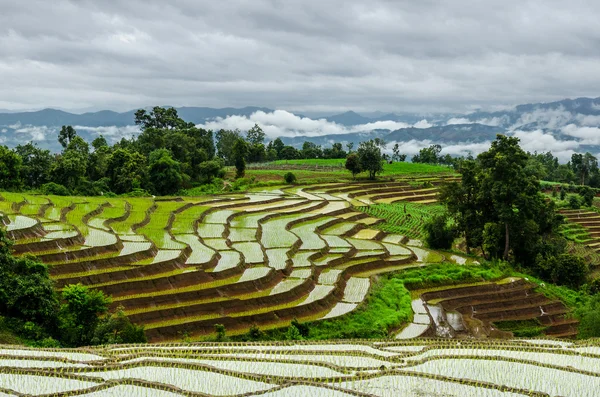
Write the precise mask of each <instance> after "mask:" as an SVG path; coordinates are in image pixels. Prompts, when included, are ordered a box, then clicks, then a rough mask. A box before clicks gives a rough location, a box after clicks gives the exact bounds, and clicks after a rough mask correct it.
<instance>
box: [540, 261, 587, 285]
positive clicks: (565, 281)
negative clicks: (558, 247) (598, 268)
mask: <svg viewBox="0 0 600 397" xmlns="http://www.w3.org/2000/svg"><path fill="white" fill-rule="evenodd" d="M535 264H536V268H537V269H536V270H537V273H538V274H539V275H540V277H541V278H543V279H544V280H546V281H551V282H552V283H554V284H557V285H565V286H567V287H570V288H575V289H576V288H579V287H580V286H581V285H583V284H584V283H585V281H586V277H587V274H588V270H589V269H588V266H587V264H586V263H585V261H584V260H583V258H581V257H579V256H576V255H571V254H560V255H556V256H554V255H549V256H547V257H542V255H538V257H537V258H536V261H535Z"/></svg>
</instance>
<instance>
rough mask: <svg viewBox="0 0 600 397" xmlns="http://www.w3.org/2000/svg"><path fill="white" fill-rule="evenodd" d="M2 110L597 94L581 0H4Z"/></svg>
mask: <svg viewBox="0 0 600 397" xmlns="http://www.w3.org/2000/svg"><path fill="white" fill-rule="evenodd" d="M0 2H1V3H2V4H1V6H2V13H1V14H0V76H2V84H0V107H2V108H9V109H14V108H23V109H28V108H35V107H47V106H54V107H62V108H84V107H93V108H112V109H120V110H124V109H130V108H136V107H141V106H146V105H157V104H160V105H164V104H169V105H188V106H194V105H198V106H213V107H218V106H246V105H256V106H268V107H272V108H279V109H282V108H286V109H294V110H300V111H302V110H306V111H311V110H314V111H318V110H323V109H328V110H336V109H337V110H347V109H349V108H352V109H355V110H358V111H373V110H383V111H403V110H404V111H415V110H416V111H423V110H425V111H467V110H469V109H472V108H473V106H476V107H490V108H497V107H499V106H505V105H507V104H517V103H524V102H533V101H549V100H556V99H561V98H564V97H569V96H571V97H572V96H596V95H597V91H598V87H600V68H598V62H599V60H600V55H598V54H600V51H599V50H600V40H599V39H600V28H599V27H598V24H597V15H599V14H600V3H598V2H589V1H584V0H574V1H571V2H564V1H558V0H525V1H519V0H503V1H486V2H481V1H477V0H457V1H453V2H439V1H429V0H428V1H418V2H413V1H386V0H374V1H369V2H363V1H358V0H344V1H342V0H330V1H318V2H317V1H300V0H285V1H283V0H256V1H251V2H249V1H242V0H231V1H194V0H175V1H170V2H164V1H163V2H159V1H156V0H145V1H141V0H131V1H117V0H108V1H102V2H96V1H90V0H86V1H77V2H74V1H67V0H56V1H51V2H50V1H43V0H23V1H19V2H14V1H12V2H10V1H8V0H0Z"/></svg>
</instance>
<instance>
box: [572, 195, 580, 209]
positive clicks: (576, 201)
mask: <svg viewBox="0 0 600 397" xmlns="http://www.w3.org/2000/svg"><path fill="white" fill-rule="evenodd" d="M569 207H571V208H572V209H574V210H578V209H579V208H581V201H579V197H577V196H575V195H570V196H569Z"/></svg>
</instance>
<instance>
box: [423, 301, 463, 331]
mask: <svg viewBox="0 0 600 397" xmlns="http://www.w3.org/2000/svg"><path fill="white" fill-rule="evenodd" d="M427 309H428V310H429V314H430V315H431V318H432V319H433V322H434V323H435V333H436V336H438V337H441V338H453V337H455V336H456V333H457V332H460V331H464V330H465V326H464V323H463V320H462V316H461V314H460V313H457V312H446V311H444V308H443V307H442V306H441V305H439V304H436V305H432V304H427Z"/></svg>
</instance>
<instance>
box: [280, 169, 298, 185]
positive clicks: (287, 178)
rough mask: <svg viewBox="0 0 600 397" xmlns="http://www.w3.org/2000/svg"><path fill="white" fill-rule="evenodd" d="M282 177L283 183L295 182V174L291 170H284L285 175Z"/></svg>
mask: <svg viewBox="0 0 600 397" xmlns="http://www.w3.org/2000/svg"><path fill="white" fill-rule="evenodd" d="M283 179H285V183H287V184H289V185H291V184H293V183H296V175H294V173H292V172H286V173H285V175H283Z"/></svg>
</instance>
